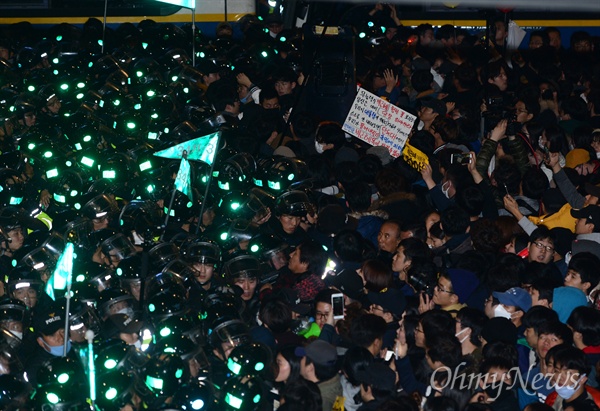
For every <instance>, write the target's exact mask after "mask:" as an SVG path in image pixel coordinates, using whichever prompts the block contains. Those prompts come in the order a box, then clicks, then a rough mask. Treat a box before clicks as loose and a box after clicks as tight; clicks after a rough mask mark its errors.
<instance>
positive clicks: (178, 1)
mask: <svg viewBox="0 0 600 411" xmlns="http://www.w3.org/2000/svg"><path fill="white" fill-rule="evenodd" d="M157 1H160V2H161V3H167V4H173V5H175V6H181V7H185V8H186V9H195V8H196V0H157Z"/></svg>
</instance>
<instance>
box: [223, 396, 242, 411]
mask: <svg viewBox="0 0 600 411" xmlns="http://www.w3.org/2000/svg"><path fill="white" fill-rule="evenodd" d="M225 402H226V403H227V404H229V405H231V406H232V407H233V408H236V409H238V410H239V409H240V407H241V406H242V399H241V398H238V397H236V396H233V395H231V394H230V393H227V395H226V396H225Z"/></svg>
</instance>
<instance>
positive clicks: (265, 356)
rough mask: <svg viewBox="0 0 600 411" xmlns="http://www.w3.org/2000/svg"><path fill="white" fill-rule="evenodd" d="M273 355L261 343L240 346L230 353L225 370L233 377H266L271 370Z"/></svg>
mask: <svg viewBox="0 0 600 411" xmlns="http://www.w3.org/2000/svg"><path fill="white" fill-rule="evenodd" d="M272 362H273V354H272V353H271V350H270V349H269V347H267V346H266V345H264V344H261V343H250V344H240V345H238V346H237V347H235V348H234V349H233V351H231V354H229V359H228V360H227V368H229V370H230V371H231V372H232V373H234V374H235V375H253V376H260V377H263V378H264V377H266V375H267V374H268V372H269V370H270V369H271V366H272Z"/></svg>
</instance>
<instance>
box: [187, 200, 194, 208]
mask: <svg viewBox="0 0 600 411" xmlns="http://www.w3.org/2000/svg"><path fill="white" fill-rule="evenodd" d="M193 205H194V204H193V203H192V202H191V201H188V202H187V204H186V205H185V206H186V207H187V208H192V206H193Z"/></svg>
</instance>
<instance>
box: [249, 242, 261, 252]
mask: <svg viewBox="0 0 600 411" xmlns="http://www.w3.org/2000/svg"><path fill="white" fill-rule="evenodd" d="M259 248H260V247H259V246H257V245H256V244H254V245H253V246H252V247H250V251H252V252H253V253H255V252H257V251H258V250H259Z"/></svg>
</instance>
